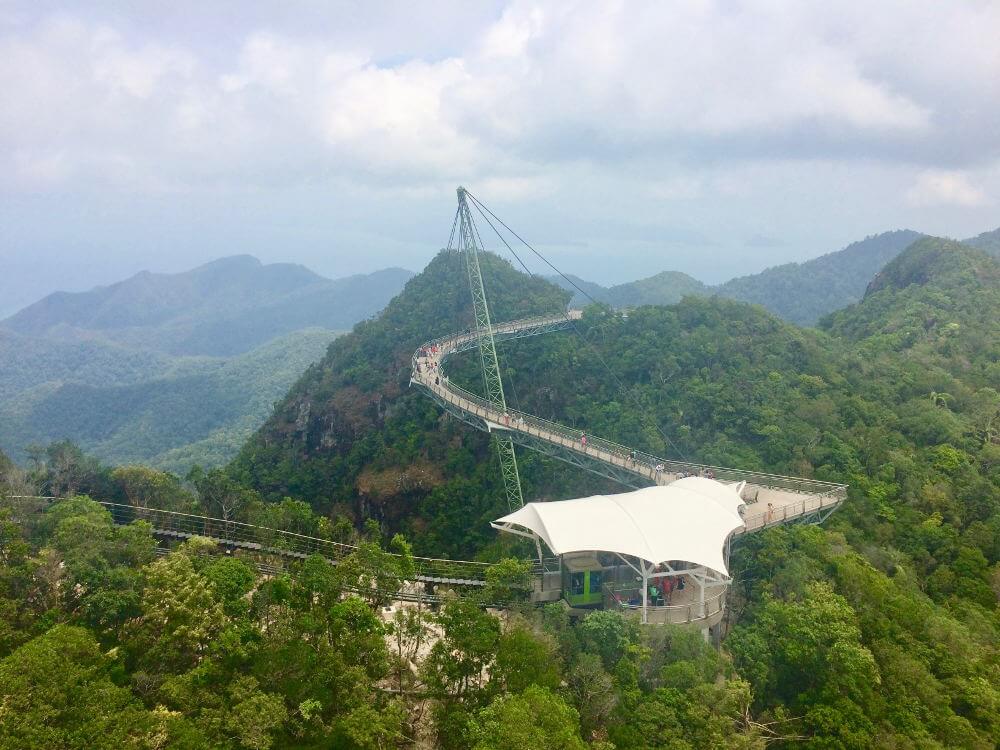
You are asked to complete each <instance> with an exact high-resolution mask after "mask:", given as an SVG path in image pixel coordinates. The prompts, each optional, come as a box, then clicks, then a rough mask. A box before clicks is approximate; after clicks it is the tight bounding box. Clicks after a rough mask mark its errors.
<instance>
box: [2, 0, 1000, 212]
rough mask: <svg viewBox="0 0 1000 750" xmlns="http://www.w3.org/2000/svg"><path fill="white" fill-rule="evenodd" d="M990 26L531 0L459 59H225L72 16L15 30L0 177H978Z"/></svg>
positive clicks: (305, 51)
mask: <svg viewBox="0 0 1000 750" xmlns="http://www.w3.org/2000/svg"><path fill="white" fill-rule="evenodd" d="M990 28H992V29H994V30H995V29H996V28H1000V6H995V5H994V6H989V5H986V4H979V3H974V2H970V3H952V4H949V5H948V6H940V5H938V4H929V3H920V2H916V3H915V2H909V1H907V2H903V0H899V2H896V3H893V4H891V5H889V6H880V8H879V9H878V10H876V11H873V10H872V9H871V7H870V5H868V4H866V3H863V2H860V0H859V1H858V2H854V3H847V4H837V7H836V8H835V9H833V8H830V7H828V6H823V7H820V6H815V7H813V6H805V5H802V4H800V3H797V2H791V0H787V1H786V0H775V1H774V2H770V3H765V4H743V3H721V2H711V1H708V0H707V1H705V2H699V3H690V2H679V1H678V2H665V3H655V4H642V3H626V2H616V3H591V2H568V3H562V4H552V3H540V2H533V1H529V0H523V1H522V0H515V1H514V2H511V3H510V4H509V5H508V6H507V7H506V8H505V9H504V11H503V12H502V13H501V14H500V15H499V17H498V18H497V19H496V20H494V21H492V22H490V23H489V24H487V25H485V26H483V27H481V28H478V29H470V30H469V33H468V37H467V38H468V42H467V43H466V44H465V45H464V46H462V47H461V48H460V49H458V50H457V51H455V52H454V53H453V54H449V55H444V56H441V55H438V54H436V53H435V50H431V49H428V50H426V51H425V54H424V55H408V56H407V57H406V58H405V59H399V60H391V61H389V62H381V63H380V62H378V61H376V60H375V59H374V58H373V56H372V54H370V53H366V52H365V51H364V50H361V49H358V48H348V47H345V46H344V44H342V43H335V42H332V41H329V40H324V39H323V38H321V37H318V36H308V37H306V36H303V35H297V36H296V35H289V34H279V33H276V32H273V31H268V30H264V29H262V30H259V31H255V32H252V33H249V34H246V35H245V36H243V37H242V38H240V39H234V40H227V42H228V44H226V45H220V50H221V51H216V50H215V49H214V47H213V49H212V51H211V53H210V52H209V51H208V50H206V49H202V48H199V47H198V46H197V45H195V44H191V43H190V42H189V41H186V40H181V41H176V40H173V39H166V38H157V36H156V32H157V30H156V29H155V28H153V29H151V30H149V31H147V33H146V34H144V35H140V34H138V33H137V32H136V30H135V28H133V27H126V26H124V25H122V26H119V27H111V26H108V25H107V24H106V23H103V22H101V21H99V20H98V21H92V20H88V19H86V18H83V17H72V16H67V15H59V16H54V17H47V18H43V19H41V20H38V21H37V22H33V23H27V24H22V25H19V26H18V25H15V26H14V27H13V28H12V27H8V31H7V33H6V36H2V37H0V90H3V91H4V93H5V102H4V106H3V107H2V108H0V142H2V143H3V146H4V148H3V153H5V154H7V156H6V157H4V156H2V155H0V168H2V167H4V166H7V167H9V168H8V169H2V170H0V171H2V172H3V173H4V175H5V176H3V177H0V181H2V183H0V184H5V185H6V187H8V188H9V189H13V190H18V189H21V188H31V189H36V188H37V186H38V185H39V184H41V183H45V184H55V183H58V182H60V181H62V182H65V183H71V182H73V181H80V182H81V183H82V182H84V181H88V182H95V181H96V182H99V183H103V184H109V183H110V184H121V185H123V186H125V187H127V188H128V189H130V190H132V189H137V187H139V188H141V186H143V185H145V186H147V187H148V188H150V189H163V188H164V187H172V188H174V189H177V188H184V187H198V186H200V185H204V184H212V185H230V186H243V185H246V184H248V183H250V184H259V185H265V186H266V185H270V184H286V183H289V182H293V183H294V182H314V181H316V180H325V179H331V178H336V179H347V180H351V181H354V182H356V183H367V184H373V185H379V184H382V185H388V184H393V183H405V184H406V185H408V186H409V187H410V188H420V189H423V188H433V189H437V188H438V187H439V186H444V185H452V184H453V183H454V182H455V180H456V179H463V180H479V181H485V180H495V181H496V184H498V185H499V184H505V185H526V184H535V185H537V184H546V185H552V184H553V182H554V180H555V179H556V178H555V177H553V176H552V175H553V173H554V172H558V171H559V170H560V169H562V170H563V171H564V172H567V173H568V171H569V168H570V166H571V165H573V164H579V163H581V162H587V163H594V164H597V165H600V170H605V172H606V173H607V174H610V173H612V172H613V173H615V174H619V175H620V174H627V173H628V172H629V170H631V169H633V168H634V165H635V164H636V163H637V162H639V163H642V164H643V165H649V164H656V163H659V164H661V165H662V168H663V169H668V168H669V166H670V165H671V164H675V163H686V164H693V165H697V164H704V165H708V164H714V163H718V162H720V161H727V160H730V161H733V160H735V161H740V160H751V161H752V160H768V159H774V158H781V159H789V158H790V159H804V160H808V159H844V160H867V161H873V160H874V161H877V162H878V161H882V162H886V163H896V164H906V165H913V166H917V167H918V168H921V169H929V170H945V171H948V170H954V169H965V168H967V166H968V165H969V164H970V163H974V162H976V161H977V160H980V159H981V160H983V161H990V160H992V159H996V158H997V157H998V156H1000V137H998V136H997V133H996V130H995V127H994V126H993V123H994V122H995V121H996V120H997V118H998V117H1000V91H998V82H1000V57H998V56H997V55H996V54H995V53H994V52H991V50H993V49H994V46H993V40H992V37H991V35H990V34H989V33H988V32H987V31H985V30H986V29H990ZM901 29H905V30H906V33H901V32H900V30H901ZM213 41H214V40H213ZM930 49H933V50H934V54H933V55H926V54H916V53H917V52H918V51H926V50H930ZM954 112H962V113H963V116H962V117H956V116H955V115H954V114H953V113H954ZM15 154H16V155H17V156H16V157H15V156H14V155H15ZM5 160H6V161H7V162H9V163H7V164H6V165H5V163H4V162H5ZM600 170H599V171H598V173H597V174H596V177H597V179H600V178H601V173H600ZM543 174H544V175H548V176H546V177H544V178H543V177H542V175H543ZM929 174H930V173H929ZM678 180H680V183H683V184H684V185H685V187H684V188H683V189H682V190H681V192H682V193H683V192H685V191H688V192H690V191H692V190H699V189H700V188H692V187H690V186H691V185H696V184H697V182H698V180H697V179H696V178H692V177H690V176H681V177H679V178H678ZM927 180H928V181H929V182H928V185H930V184H931V183H932V182H933V180H932V179H931V178H930V177H928V178H927ZM954 182H955V180H951V183H949V181H948V180H947V179H945V180H943V182H942V180H940V179H939V180H938V182H937V183H935V184H938V183H940V184H944V185H948V184H952V183H954ZM680 183H679V182H677V181H674V183H671V180H670V178H669V177H667V178H663V179H661V180H660V186H659V187H658V188H657V189H660V190H663V191H666V194H670V193H672V192H676V191H677V190H678V188H677V185H678V184H680ZM917 188H919V190H917ZM532 189H535V188H532ZM914 189H915V190H917V193H915V195H918V194H919V195H923V194H924V193H927V194H928V195H929V194H930V193H931V192H933V191H934V190H935V189H936V190H937V192H938V193H942V194H943V193H945V192H947V191H948V190H949V189H950V190H951V194H952V199H951V200H952V202H953V203H954V202H962V201H964V204H965V205H972V201H973V200H974V195H975V191H974V189H971V190H965V191H964V192H963V191H962V190H961V189H959V188H958V187H954V186H953V187H951V188H947V187H940V186H939V187H937V188H934V187H927V186H924V187H920V186H919V185H918V186H917V187H915V188H914ZM921 191H923V192H921ZM916 199H917V200H923V198H916Z"/></svg>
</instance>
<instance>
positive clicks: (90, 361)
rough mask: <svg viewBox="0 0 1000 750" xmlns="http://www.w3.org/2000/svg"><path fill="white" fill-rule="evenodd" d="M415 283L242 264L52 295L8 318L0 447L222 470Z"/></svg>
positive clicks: (393, 273) (0, 344)
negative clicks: (65, 449) (328, 356)
mask: <svg viewBox="0 0 1000 750" xmlns="http://www.w3.org/2000/svg"><path fill="white" fill-rule="evenodd" d="M412 275H413V274H412V273H410V272H409V271H405V270H403V269H400V268H390V269H385V270H382V271H376V272H375V273H371V274H365V275H359V276H350V277H347V278H343V279H336V280H331V279H326V278H324V277H322V276H319V275H317V274H315V273H313V272H312V271H310V270H309V269H307V268H305V267H303V266H299V265H292V264H271V265H263V264H261V262H260V261H259V260H257V259H256V258H253V257H250V256H246V255H242V256H234V257H230V258H223V259H221V260H217V261H213V262H211V263H208V264H205V265H203V266H200V267H198V268H195V269H193V270H191V271H187V272H184V273H178V274H153V273H140V274H137V275H135V276H133V277H131V278H129V279H127V280H125V281H122V282H119V283H117V284H112V285H110V286H105V287H98V288H96V289H93V290H91V291H89V292H82V293H67V292H58V293H56V294H50V295H49V296H47V297H45V298H44V299H42V300H40V301H39V302H36V303H35V304H33V305H30V306H29V307H26V308H24V309H23V310H21V311H20V312H18V313H16V314H15V315H13V316H11V317H10V318H7V319H6V320H4V321H0V449H2V450H4V451H6V452H7V453H9V454H11V455H13V456H15V457H16V458H20V459H23V458H24V457H25V449H26V448H27V446H28V445H30V444H44V443H48V442H50V441H52V440H59V439H64V438H65V439H70V440H72V441H74V442H76V443H78V444H79V445H80V446H81V447H83V448H84V449H85V450H87V451H88V452H91V453H93V454H94V455H96V456H98V457H100V458H102V459H103V460H105V461H108V462H111V463H123V462H131V461H141V462H143V463H147V464H151V465H156V466H160V467H163V468H168V469H171V470H174V471H178V472H181V473H183V472H185V471H186V470H187V468H189V467H190V466H191V465H192V464H194V463H202V464H207V465H217V464H220V463H224V462H226V461H228V460H229V459H230V458H231V457H232V456H233V455H234V454H235V451H236V450H237V449H238V448H239V446H240V444H241V443H242V442H243V441H244V440H245V439H246V438H247V437H248V436H249V435H250V434H251V433H252V432H253V430H254V429H256V427H257V426H258V425H259V424H260V423H261V422H262V421H263V420H264V419H265V418H266V417H267V415H268V413H269V411H270V407H271V404H272V403H273V402H274V401H275V400H276V399H278V398H280V397H281V396H282V395H283V394H284V393H285V392H286V390H287V389H288V387H289V386H290V385H291V384H292V383H293V382H294V381H295V379H296V378H298V377H299V376H300V375H301V374H302V372H303V371H304V370H305V369H306V368H307V367H308V366H309V364H310V363H311V362H313V361H315V360H316V359H318V358H319V357H320V356H321V355H322V353H323V352H324V351H325V349H326V347H327V345H328V344H329V343H330V342H331V341H332V340H333V339H334V338H336V336H337V335H339V334H340V333H342V332H344V331H345V330H347V329H350V328H351V327H353V326H354V324H355V323H357V322H358V321H360V320H363V319H365V318H368V317H371V316H372V315H374V314H375V313H377V312H378V311H379V310H381V309H382V308H383V307H384V306H385V305H386V304H387V303H388V302H389V300H390V299H392V297H394V296H395V295H396V294H397V293H398V292H399V291H400V290H401V289H402V288H403V285H404V284H405V283H406V281H407V280H408V279H409V278H410V277H411V276H412Z"/></svg>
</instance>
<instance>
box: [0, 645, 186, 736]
mask: <svg viewBox="0 0 1000 750" xmlns="http://www.w3.org/2000/svg"><path fill="white" fill-rule="evenodd" d="M114 669H115V665H114V664H113V662H112V661H111V659H109V658H108V657H107V656H105V655H104V654H102V653H101V650H100V647H99V646H98V643H97V641H96V640H95V639H94V637H93V636H92V635H91V634H90V633H88V632H87V631H86V630H84V629H83V628H78V627H70V626H66V625H57V626H56V627H54V628H52V629H51V630H50V631H49V632H47V633H45V634H44V635H42V636H39V637H38V638H36V639H34V640H32V641H30V642H29V643H26V644H24V645H23V646H21V647H20V648H19V649H17V650H16V651H14V652H13V653H12V654H10V655H9V656H8V657H6V658H5V659H3V660H2V661H0V748H3V749H4V750H8V749H9V750H49V748H68V749H77V748H78V749H79V750H98V749H100V748H107V749H108V750H117V749H118V748H146V747H157V746H165V745H168V744H169V742H170V737H171V735H172V734H174V733H177V734H184V733H185V732H184V731H182V727H181V726H180V724H182V723H183V722H181V721H180V720H177V719H176V718H170V717H159V716H157V715H155V714H150V713H149V712H147V711H146V710H145V709H144V708H143V707H142V705H141V704H140V703H139V702H138V701H137V700H136V699H135V698H133V697H132V695H131V693H130V692H129V691H128V690H127V689H126V688H122V687H119V686H118V685H115V684H114V682H112V680H111V674H112V673H113V671H114ZM157 738H159V739H157Z"/></svg>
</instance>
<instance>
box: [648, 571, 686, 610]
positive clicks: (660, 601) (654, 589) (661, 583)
mask: <svg viewBox="0 0 1000 750" xmlns="http://www.w3.org/2000/svg"><path fill="white" fill-rule="evenodd" d="M684 588H685V583H684V576H661V577H660V578H654V579H652V580H651V581H650V582H649V589H648V590H647V592H646V593H647V595H648V601H649V603H650V605H652V606H654V607H661V606H663V605H665V604H666V605H669V604H670V602H671V599H672V598H673V594H674V592H675V591H683V590H684Z"/></svg>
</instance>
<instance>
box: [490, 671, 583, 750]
mask: <svg viewBox="0 0 1000 750" xmlns="http://www.w3.org/2000/svg"><path fill="white" fill-rule="evenodd" d="M471 734H472V737H473V740H474V743H475V744H474V745H473V748H474V750H537V748H543V747H544V748H546V749H547V750H584V748H586V746H587V745H586V743H585V742H584V741H583V740H582V739H580V717H579V714H578V713H577V712H576V709H574V708H573V707H572V706H569V705H567V704H566V701H564V700H563V699H562V698H560V697H559V696H558V695H556V694H555V693H553V692H552V691H550V690H548V689H546V688H542V687H538V686H536V685H532V686H530V687H528V688H527V689H525V690H524V692H522V693H518V694H505V695H501V696H499V697H497V698H496V699H494V700H493V702H492V703H490V704H489V705H488V706H486V707H485V708H483V709H482V710H481V711H479V713H478V714H477V715H476V718H475V720H474V721H473V724H472V732H471Z"/></svg>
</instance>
